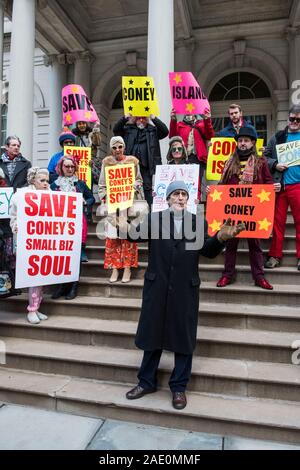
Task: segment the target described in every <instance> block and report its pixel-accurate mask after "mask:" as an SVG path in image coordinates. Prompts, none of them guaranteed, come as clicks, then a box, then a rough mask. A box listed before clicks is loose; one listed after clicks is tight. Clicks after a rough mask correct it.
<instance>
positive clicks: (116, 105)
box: [112, 90, 123, 109]
mask: <svg viewBox="0 0 300 470" xmlns="http://www.w3.org/2000/svg"><path fill="white" fill-rule="evenodd" d="M122 108H123V96H122V90H120V91H119V93H118V94H117V95H116V97H115V99H114V102H113V105H112V109H122Z"/></svg>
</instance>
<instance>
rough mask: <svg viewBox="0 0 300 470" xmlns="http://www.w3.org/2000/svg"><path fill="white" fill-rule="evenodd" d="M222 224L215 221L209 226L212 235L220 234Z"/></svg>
mask: <svg viewBox="0 0 300 470" xmlns="http://www.w3.org/2000/svg"><path fill="white" fill-rule="evenodd" d="M221 225H222V222H218V221H217V220H215V219H214V221H213V223H211V224H209V227H210V228H211V231H212V233H215V232H218V231H219V230H220V228H221Z"/></svg>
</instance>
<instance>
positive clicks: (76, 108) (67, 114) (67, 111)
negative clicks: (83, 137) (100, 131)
mask: <svg viewBox="0 0 300 470" xmlns="http://www.w3.org/2000/svg"><path fill="white" fill-rule="evenodd" d="M61 94H62V112H63V121H64V124H66V125H67V126H68V125H69V124H74V123H75V122H77V121H86V122H97V121H99V118H98V116H97V113H96V111H95V109H94V108H93V105H92V102H91V100H90V99H89V98H88V97H87V95H86V92H85V91H84V89H83V88H82V86H80V85H74V84H73V85H67V86H65V87H64V88H63V89H62V92H61Z"/></svg>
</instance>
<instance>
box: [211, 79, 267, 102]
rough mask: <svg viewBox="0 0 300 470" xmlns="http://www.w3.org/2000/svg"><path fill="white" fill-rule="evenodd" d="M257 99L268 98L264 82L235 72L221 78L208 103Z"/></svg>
mask: <svg viewBox="0 0 300 470" xmlns="http://www.w3.org/2000/svg"><path fill="white" fill-rule="evenodd" d="M257 98H270V91H269V88H268V87H267V85H266V84H265V82H264V81H263V80H262V79H261V78H259V77H257V76H256V75H254V74H253V73H249V72H235V73H231V74H229V75H226V76H225V77H223V78H222V79H221V80H219V82H218V83H217V84H216V85H215V86H214V87H213V89H212V91H211V93H210V96H209V100H210V101H232V102H234V101H238V100H249V99H257Z"/></svg>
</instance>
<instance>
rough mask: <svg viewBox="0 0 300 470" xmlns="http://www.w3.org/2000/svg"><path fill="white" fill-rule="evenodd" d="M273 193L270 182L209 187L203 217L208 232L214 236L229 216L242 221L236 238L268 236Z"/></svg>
mask: <svg viewBox="0 0 300 470" xmlns="http://www.w3.org/2000/svg"><path fill="white" fill-rule="evenodd" d="M274 207H275V192H274V187H273V185H272V184H253V185H251V186H250V185H242V184H240V185H233V186H229V185H218V186H211V191H210V193H209V195H208V198H207V213H206V219H207V223H208V233H209V235H211V236H213V235H215V234H216V233H217V232H218V231H219V230H220V228H221V226H222V225H223V223H224V222H225V221H226V220H227V219H228V218H230V219H231V220H232V222H233V224H234V225H236V224H238V223H241V222H244V223H245V226H246V230H245V231H243V232H241V233H240V234H239V235H238V237H239V238H269V237H270V235H271V232H272V228H273V220H274Z"/></svg>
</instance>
